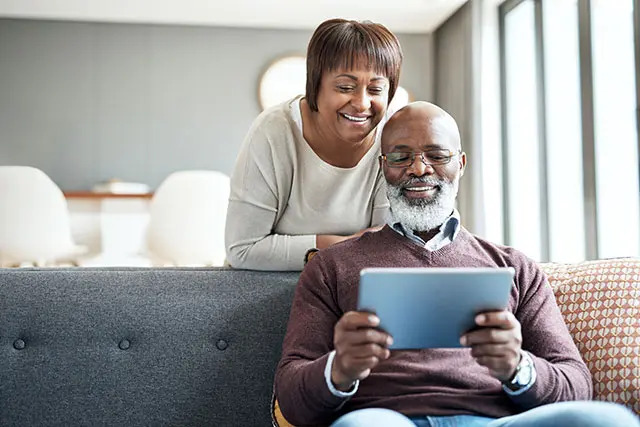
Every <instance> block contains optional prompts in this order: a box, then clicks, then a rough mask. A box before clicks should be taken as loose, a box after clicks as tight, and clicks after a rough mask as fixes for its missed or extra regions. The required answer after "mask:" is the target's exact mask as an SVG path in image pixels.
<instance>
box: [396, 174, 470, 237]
mask: <svg viewBox="0 0 640 427" xmlns="http://www.w3.org/2000/svg"><path fill="white" fill-rule="evenodd" d="M458 182H459V179H458V178H456V179H455V180H454V181H453V182H450V181H447V180H444V179H436V178H416V179H413V180H411V181H408V182H405V183H404V184H401V185H398V186H394V185H391V184H389V183H388V182H387V197H388V198H389V204H390V205H391V218H392V220H393V223H396V222H399V223H401V224H402V226H403V227H405V228H406V229H409V230H413V231H429V230H433V229H434V228H437V227H440V226H441V225H442V224H443V223H444V221H445V220H446V219H447V218H448V217H449V216H450V215H451V213H452V212H453V209H454V207H455V203H456V196H457V194H458ZM418 183H420V184H427V185H438V186H439V187H440V191H438V192H437V193H436V195H435V197H434V198H433V199H430V200H426V199H409V198H407V197H405V196H404V194H403V192H402V189H403V188H405V187H412V186H415V185H416V184H418Z"/></svg>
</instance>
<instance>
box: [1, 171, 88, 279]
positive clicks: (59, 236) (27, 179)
mask: <svg viewBox="0 0 640 427" xmlns="http://www.w3.org/2000/svg"><path fill="white" fill-rule="evenodd" d="M85 251H86V248H85V247H83V246H79V245H76V244H75V243H74V242H73V238H72V237H71V226H70V222H69V211H68V209H67V201H66V199H65V197H64V194H62V191H61V190H60V188H59V187H58V186H57V185H56V184H55V183H54V182H53V181H52V180H51V179H50V178H49V177H48V176H47V175H46V174H45V173H44V172H42V171H41V170H39V169H36V168H33V167H28V166H0V266H2V267H10V266H19V265H25V264H30V265H36V266H47V265H55V264H57V263H60V262H69V263H72V264H75V265H77V257H78V256H79V255H81V254H82V253H84V252H85Z"/></svg>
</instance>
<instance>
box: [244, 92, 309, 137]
mask: <svg viewBox="0 0 640 427" xmlns="http://www.w3.org/2000/svg"><path fill="white" fill-rule="evenodd" d="M296 100H299V97H296V98H294V99H290V100H287V101H285V102H282V103H280V104H278V105H274V106H273V107H269V108H267V109H265V110H264V111H262V112H261V113H260V114H259V115H258V117H256V119H255V120H254V121H253V124H252V125H251V130H250V133H261V134H264V135H269V136H271V135H274V134H275V135H278V136H280V137H282V136H285V135H287V136H288V135H291V136H293V133H294V132H293V130H294V126H295V122H294V120H293V116H292V111H291V109H292V103H293V102H295V101H296Z"/></svg>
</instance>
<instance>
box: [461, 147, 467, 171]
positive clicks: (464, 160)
mask: <svg viewBox="0 0 640 427" xmlns="http://www.w3.org/2000/svg"><path fill="white" fill-rule="evenodd" d="M466 168H467V153H465V152H464V151H463V152H462V153H461V154H460V177H462V175H464V171H465V169H466Z"/></svg>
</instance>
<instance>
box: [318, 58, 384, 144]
mask: <svg viewBox="0 0 640 427" xmlns="http://www.w3.org/2000/svg"><path fill="white" fill-rule="evenodd" d="M388 96H389V79H388V78H387V77H385V76H383V75H380V74H377V73H375V72H374V71H372V70H369V69H353V70H334V71H327V72H325V73H323V75H322V80H321V81H320V89H319V91H318V97H317V104H318V115H319V120H318V122H319V124H320V126H322V130H321V131H322V132H330V133H331V134H333V136H334V137H335V138H337V139H341V140H343V141H347V142H356V143H357V142H360V141H362V140H363V139H364V138H365V137H366V136H367V135H369V134H370V133H371V131H372V130H374V129H375V128H376V126H378V123H380V120H382V117H383V116H384V114H385V112H386V110H387V98H388Z"/></svg>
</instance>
